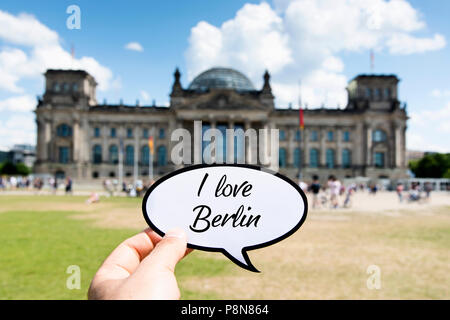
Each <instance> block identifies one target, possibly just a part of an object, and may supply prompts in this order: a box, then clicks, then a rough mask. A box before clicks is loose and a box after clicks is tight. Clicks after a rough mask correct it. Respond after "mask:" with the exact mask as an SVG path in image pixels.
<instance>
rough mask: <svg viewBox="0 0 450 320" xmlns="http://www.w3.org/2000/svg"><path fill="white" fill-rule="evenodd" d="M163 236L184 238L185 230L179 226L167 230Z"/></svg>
mask: <svg viewBox="0 0 450 320" xmlns="http://www.w3.org/2000/svg"><path fill="white" fill-rule="evenodd" d="M164 238H178V239H184V240H185V239H186V232H184V230H183V229H180V228H174V229H172V230H169V231H167V233H166V234H165V235H164Z"/></svg>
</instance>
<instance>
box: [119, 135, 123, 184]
mask: <svg viewBox="0 0 450 320" xmlns="http://www.w3.org/2000/svg"><path fill="white" fill-rule="evenodd" d="M118 167H119V168H118V170H119V174H118V175H119V191H122V185H123V140H122V138H120V142H119V163H118Z"/></svg>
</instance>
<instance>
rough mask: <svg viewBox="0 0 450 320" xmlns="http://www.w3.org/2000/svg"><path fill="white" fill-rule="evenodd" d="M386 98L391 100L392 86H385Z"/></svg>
mask: <svg viewBox="0 0 450 320" xmlns="http://www.w3.org/2000/svg"><path fill="white" fill-rule="evenodd" d="M384 98H385V99H386V100H389V99H390V98H391V89H390V88H384Z"/></svg>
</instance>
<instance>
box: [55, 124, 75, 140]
mask: <svg viewBox="0 0 450 320" xmlns="http://www.w3.org/2000/svg"><path fill="white" fill-rule="evenodd" d="M56 135H57V136H58V137H71V136H72V127H70V126H68V125H67V124H65V123H63V124H61V125H59V126H58V127H57V128H56Z"/></svg>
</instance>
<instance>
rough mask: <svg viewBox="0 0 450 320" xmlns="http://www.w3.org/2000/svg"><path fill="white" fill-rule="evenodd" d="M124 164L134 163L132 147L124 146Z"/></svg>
mask: <svg viewBox="0 0 450 320" xmlns="http://www.w3.org/2000/svg"><path fill="white" fill-rule="evenodd" d="M125 164H126V165H127V166H132V165H134V147H133V146H126V148H125Z"/></svg>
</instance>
